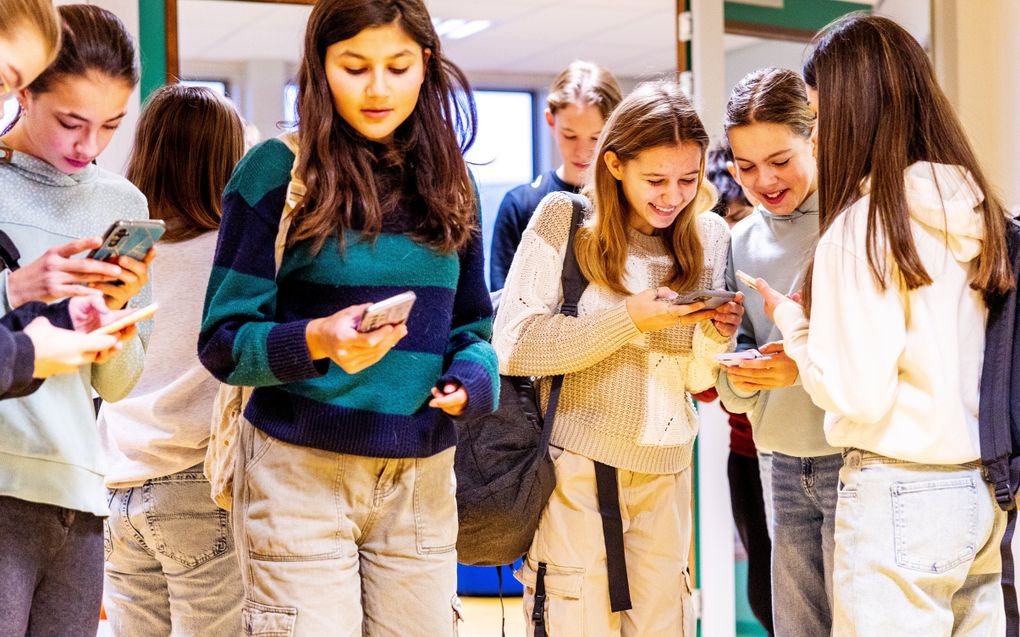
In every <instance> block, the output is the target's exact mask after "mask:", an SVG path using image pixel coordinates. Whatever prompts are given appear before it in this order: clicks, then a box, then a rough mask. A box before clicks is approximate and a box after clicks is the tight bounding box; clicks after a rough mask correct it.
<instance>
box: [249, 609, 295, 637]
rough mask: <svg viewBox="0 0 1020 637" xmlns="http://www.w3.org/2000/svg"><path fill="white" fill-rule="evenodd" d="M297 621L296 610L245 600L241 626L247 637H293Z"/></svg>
mask: <svg viewBox="0 0 1020 637" xmlns="http://www.w3.org/2000/svg"><path fill="white" fill-rule="evenodd" d="M296 621H297V609H296V608H289V607H285V606H268V605H266V604H259V603H257V602H252V601H249V600H244V608H243V609H242V610H241V625H242V626H243V627H244V634H245V635H246V636H247V637H291V636H292V635H293V634H294V623H295V622H296Z"/></svg>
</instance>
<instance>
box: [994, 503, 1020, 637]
mask: <svg viewBox="0 0 1020 637" xmlns="http://www.w3.org/2000/svg"><path fill="white" fill-rule="evenodd" d="M1016 514H1017V511H1016V509H1015V508H1014V509H1011V510H1010V511H1007V512H1006V532H1005V533H1003V535H1002V542H1000V543H999V554H1000V556H1001V557H1002V576H1001V582H1002V584H1001V585H1002V599H1003V602H1004V603H1005V610H1006V634H1007V635H1020V607H1018V605H1017V596H1016V562H1015V560H1014V559H1013V533H1014V531H1016Z"/></svg>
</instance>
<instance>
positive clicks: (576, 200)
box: [531, 192, 588, 637]
mask: <svg viewBox="0 0 1020 637" xmlns="http://www.w3.org/2000/svg"><path fill="white" fill-rule="evenodd" d="M564 194H566V195H568V196H569V197H570V203H571V204H572V207H573V210H572V211H571V214H570V231H569V233H568V234H567V247H566V254H565V255H564V257H563V269H562V270H561V271H560V287H562V288H563V303H562V304H561V305H560V314H563V315H566V316H577V303H578V301H580V300H581V295H582V294H583V293H584V289H585V288H586V287H588V279H586V278H585V276H584V273H582V272H581V267H580V266H579V265H578V263H577V253H576V252H574V235H576V234H577V229H578V228H579V227H580V226H581V224H582V223H584V216H585V212H586V209H587V207H588V200H587V199H585V198H584V197H582V196H580V195H577V194H574V193H572V192H567V193H564ZM561 389H563V375H562V374H560V375H559V376H553V377H552V386H551V387H550V388H549V401H548V403H547V404H546V408H545V416H544V417H543V419H542V438H541V440H540V441H539V443H538V455H539V457H543V456H545V454H547V453H549V440H550V439H551V438H552V430H553V420H554V419H555V418H556V409H557V407H558V406H559V404H560V390H561ZM545 571H546V563H545V562H539V563H538V571H537V572H536V574H535V605H534V608H532V609H531V621H532V623H533V624H534V637H546V634H547V633H546V630H545V595H546V594H545Z"/></svg>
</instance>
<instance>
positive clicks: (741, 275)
mask: <svg viewBox="0 0 1020 637" xmlns="http://www.w3.org/2000/svg"><path fill="white" fill-rule="evenodd" d="M735 274H736V276H737V278H738V279H740V280H741V281H743V282H744V284H745V285H747V287H749V288H751V289H752V290H754V291H755V292H757V291H758V288H757V287H755V284H754V282H755V281H756V280H757V279H755V278H754V277H753V276H751V275H750V274H748V273H747V272H744V271H743V270H737V271H736V272H735Z"/></svg>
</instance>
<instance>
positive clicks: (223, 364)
mask: <svg viewBox="0 0 1020 637" xmlns="http://www.w3.org/2000/svg"><path fill="white" fill-rule="evenodd" d="M293 162H294V155H293V153H291V152H290V150H289V149H288V148H287V146H286V145H285V144H284V143H283V142H281V141H279V140H275V139H271V140H268V141H266V142H263V143H261V144H259V145H258V146H255V147H254V148H252V149H251V151H249V152H248V154H247V155H246V156H245V157H244V158H243V159H242V160H241V162H240V163H239V164H238V165H237V168H236V169H235V170H234V174H233V176H231V178H230V182H229V183H228V184H227V188H226V190H225V192H224V195H223V220H222V222H221V225H220V232H219V237H218V239H217V243H216V253H215V256H214V257H213V268H212V273H211V274H210V277H209V283H208V286H207V287H206V297H205V306H204V311H203V316H202V329H201V332H200V334H199V340H198V355H199V359H200V360H201V361H202V364H203V365H205V367H206V368H207V369H208V370H209V371H210V372H211V373H212V374H213V376H215V377H216V378H218V379H219V380H221V381H222V382H225V383H229V384H231V385H242V386H252V387H267V386H273V385H281V384H285V383H291V382H295V381H299V380H305V379H309V378H315V377H318V376H321V375H322V374H324V373H325V372H326V370H327V369H328V361H319V362H316V361H313V360H312V356H311V352H309V350H308V343H307V341H306V340H305V328H306V327H307V325H308V322H309V321H308V320H297V321H290V322H286V323H280V322H277V321H275V320H274V319H275V316H276V302H277V286H276V261H275V248H274V246H275V243H276V235H277V233H278V231H279V227H280V216H281V214H282V212H283V205H284V200H285V199H286V193H287V185H288V184H289V183H290V169H291V166H292V165H293Z"/></svg>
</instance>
